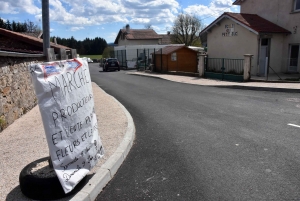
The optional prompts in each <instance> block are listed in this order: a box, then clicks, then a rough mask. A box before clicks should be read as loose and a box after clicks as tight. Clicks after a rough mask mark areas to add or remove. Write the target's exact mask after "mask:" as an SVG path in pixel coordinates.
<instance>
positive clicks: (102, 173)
mask: <svg viewBox="0 0 300 201" xmlns="http://www.w3.org/2000/svg"><path fill="white" fill-rule="evenodd" d="M100 89H101V88H100ZM101 90H102V89H101ZM102 91H103V90H102ZM111 97H112V96H111ZM112 99H113V100H114V101H116V102H117V103H118V105H119V106H120V108H121V109H122V110H123V112H124V113H125V115H126V118H127V121H128V125H127V129H126V133H125V135H124V138H123V141H122V142H121V143H120V145H119V147H118V148H117V150H116V151H115V152H114V153H113V154H112V155H111V157H109V158H108V159H107V161H106V162H105V163H104V164H103V165H102V166H101V167H100V168H99V169H98V170H97V172H96V174H95V175H94V176H93V177H92V178H91V179H90V181H89V182H88V183H87V184H86V185H85V186H84V187H83V188H82V189H81V190H80V191H79V192H78V193H77V194H76V195H75V196H74V197H73V198H72V199H71V201H93V200H95V199H96V197H97V196H98V195H99V193H100V192H101V191H102V189H103V188H104V187H105V186H106V185H107V183H108V182H109V181H110V180H111V179H112V178H113V177H114V175H115V174H116V172H117V170H118V169H119V167H120V166H121V165H122V163H123V161H124V160H125V158H126V157H127V155H128V153H129V151H130V149H131V147H132V145H133V141H134V139H135V126H134V122H133V119H132V117H131V115H130V113H129V112H128V111H127V109H126V108H125V107H124V106H123V105H122V104H121V103H120V102H119V101H118V100H117V99H115V98H114V97H112Z"/></svg>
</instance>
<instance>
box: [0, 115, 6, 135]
mask: <svg viewBox="0 0 300 201" xmlns="http://www.w3.org/2000/svg"><path fill="white" fill-rule="evenodd" d="M0 128H1V131H2V130H4V128H6V121H5V117H4V116H1V117H0Z"/></svg>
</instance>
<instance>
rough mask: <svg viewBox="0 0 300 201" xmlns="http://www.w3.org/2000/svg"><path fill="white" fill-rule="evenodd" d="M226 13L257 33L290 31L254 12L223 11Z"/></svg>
mask: <svg viewBox="0 0 300 201" xmlns="http://www.w3.org/2000/svg"><path fill="white" fill-rule="evenodd" d="M225 14H226V15H228V16H230V17H232V18H234V19H236V20H237V21H239V22H241V23H243V24H244V25H246V26H248V27H250V28H251V29H253V30H255V31H257V32H258V33H291V32H290V31H288V30H286V29H284V28H282V27H280V26H278V25H277V24H274V23H272V22H270V21H268V20H266V19H264V18H262V17H260V16H258V15H256V14H245V13H225Z"/></svg>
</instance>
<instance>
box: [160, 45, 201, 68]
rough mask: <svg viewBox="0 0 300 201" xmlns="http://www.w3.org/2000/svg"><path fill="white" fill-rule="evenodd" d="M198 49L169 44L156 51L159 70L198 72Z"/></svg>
mask: <svg viewBox="0 0 300 201" xmlns="http://www.w3.org/2000/svg"><path fill="white" fill-rule="evenodd" d="M197 54H198V51H195V50H192V49H191V48H188V47H186V46H184V45H169V46H166V47H164V48H162V49H160V50H158V51H156V52H155V53H154V65H155V71H157V72H171V71H175V72H192V73H196V72H197V64H198V60H197Z"/></svg>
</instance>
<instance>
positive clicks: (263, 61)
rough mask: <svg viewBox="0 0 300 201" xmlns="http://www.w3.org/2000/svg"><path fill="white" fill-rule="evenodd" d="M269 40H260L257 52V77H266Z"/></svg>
mask: <svg viewBox="0 0 300 201" xmlns="http://www.w3.org/2000/svg"><path fill="white" fill-rule="evenodd" d="M268 57H269V39H268V38H262V39H261V43H260V51H259V64H258V65H259V76H266V75H267V70H268V63H267V62H268Z"/></svg>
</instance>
